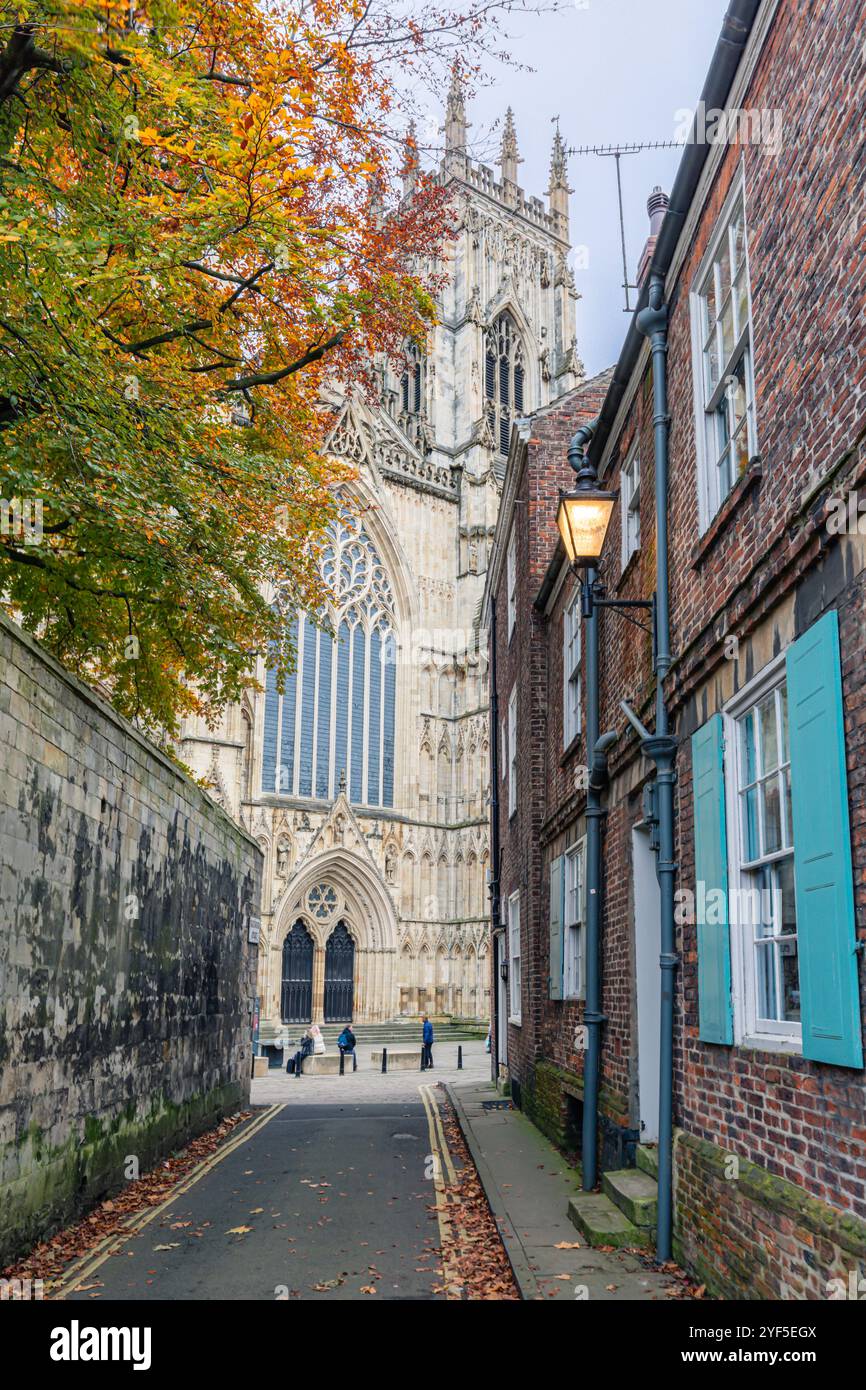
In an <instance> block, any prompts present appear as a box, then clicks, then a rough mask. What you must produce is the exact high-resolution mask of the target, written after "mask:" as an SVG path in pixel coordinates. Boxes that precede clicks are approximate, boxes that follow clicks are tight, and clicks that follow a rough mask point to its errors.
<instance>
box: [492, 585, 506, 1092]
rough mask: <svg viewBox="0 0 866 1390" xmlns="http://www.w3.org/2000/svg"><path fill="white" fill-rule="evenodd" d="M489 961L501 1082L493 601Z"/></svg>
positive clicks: (495, 1072)
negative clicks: (497, 944) (490, 947)
mask: <svg viewBox="0 0 866 1390" xmlns="http://www.w3.org/2000/svg"><path fill="white" fill-rule="evenodd" d="M489 641H490V864H491V869H492V873H491V878H490V939H491V946H493V947H494V948H495V947H496V943H497V941H498V942H499V948H498V949H492V950H491V952H490V961H491V965H492V967H493V979H492V981H491V985H490V995H491V998H490V1005H491V1009H492V1011H493V1029H492V1034H491V1039H490V1075H491V1079H492V1080H493V1081H494V1082H495V1081H496V1080H497V1079H498V1070H499V1067H498V1056H499V1029H500V1028H502V1027H504V1026H505V1025H504V1022H503V1020H502V1019H501V1018H500V1017H499V967H500V964H501V961H500V958H499V957H500V954H501V948H502V939H501V937H497V936H496V935H495V932H496V931H497V929H498V927H499V728H498V725H499V697H498V695H497V692H496V600H495V599H494V598H491V600H490V638H489Z"/></svg>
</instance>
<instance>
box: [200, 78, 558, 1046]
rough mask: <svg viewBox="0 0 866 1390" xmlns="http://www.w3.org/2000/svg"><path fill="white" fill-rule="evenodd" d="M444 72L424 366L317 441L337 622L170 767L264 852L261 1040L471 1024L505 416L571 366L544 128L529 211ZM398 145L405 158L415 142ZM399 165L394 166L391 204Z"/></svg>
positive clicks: (522, 410)
mask: <svg viewBox="0 0 866 1390" xmlns="http://www.w3.org/2000/svg"><path fill="white" fill-rule="evenodd" d="M467 126H468V121H467V113H466V109H465V101H464V95H463V91H462V90H461V84H460V82H459V80H458V79H457V78H456V76H455V77H454V78H452V83H451V88H450V91H449V94H448V100H447V109H446V112H445V149H444V155H443V158H442V161H441V166H440V177H441V179H442V180H444V181H445V182H446V183H447V184H448V185H449V188H450V190H451V191H452V194H453V200H454V206H455V207H456V209H457V219H456V222H457V228H456V232H455V235H454V238H453V240H451V241H450V242H449V243H448V244H447V246H446V248H445V251H444V262H445V267H446V269H447V272H448V279H447V284H446V287H445V289H444V292H443V293H442V296H441V301H440V303H439V304H438V305H437V311H438V322H437V325H436V327H435V328H434V329H432V330H431V332H430V335H429V341H428V344H427V351H426V353H420V352H418V351H417V349H415V348H414V346H409V347H408V348H407V352H406V360H405V367H404V369H403V371H402V372H399V373H398V372H395V371H394V370H392V369H391V368H390V367H389V366H387V365H385V364H383V365H382V366H381V368H380V374H379V379H380V381H381V391H380V401H379V402H378V404H377V406H376V408H373V407H372V406H371V404H370V402H369V401H368V400H366V399H364V398H363V397H362V396H361V395H360V394H356V393H348V394H347V395H346V397H345V399H344V400H343V402H342V406H341V409H340V411H339V414H338V416H337V420H336V424H335V426H334V429H333V431H332V433H331V436H330V439H329V440H328V443H327V446H326V447H327V449H328V451H329V452H330V453H331V454H333V455H334V456H335V457H338V458H340V459H344V460H346V461H348V462H350V463H351V464H352V465H353V466H354V468H355V469H356V470H357V480H356V481H355V482H353V483H351V484H349V485H347V487H346V489H345V491H346V507H345V510H344V512H343V514H342V516H341V518H340V519H339V520H338V521H337V523H336V524H335V525H334V526H333V529H332V535H331V540H330V545H329V547H328V550H327V554H326V558H325V562H324V578H325V579H326V581H327V583H328V586H329V589H330V591H331V593H332V595H333V604H332V607H331V611H330V612H329V615H328V616H329V618H330V627H331V629H332V630H331V632H328V631H327V630H325V629H324V628H322V627H317V626H316V624H315V623H314V621H313V620H312V618H311V617H310V616H309V615H306V614H301V615H299V617H298V619H297V625H296V630H295V632H296V644H297V663H296V669H295V670H294V672H293V673H292V674H291V675H290V676H289V678H288V680H287V682H286V688H285V691H284V692H283V694H282V695H280V694H279V693H278V691H277V688H276V680H275V677H274V674H273V672H270V673H268V672H267V671H266V669H265V663H264V661H261V662H260V670H259V681H260V684H261V686H262V689H261V690H260V691H253V690H250V691H249V692H248V695H247V696H246V697H245V698H244V700H243V702H242V704H240V705H237V706H233V707H232V708H231V709H230V710H229V711H228V713H227V715H226V717H225V719H224V721H223V723H222V725H221V727H219V728H218V729H217V730H216V731H213V730H209V729H207V728H206V727H205V726H204V725H203V724H201V723H196V722H194V721H190V722H188V723H187V725H186V726H185V728H184V731H183V734H184V736H183V739H182V742H181V745H180V754H181V757H182V758H183V760H184V762H185V763H187V764H188V765H189V766H191V767H192V768H193V769H194V771H195V772H196V773H197V774H199V775H200V776H203V777H206V778H207V780H208V782H209V784H210V786H211V788H212V792H213V794H214V795H215V797H216V798H217V799H218V800H219V802H220V803H221V804H222V805H223V806H224V807H225V808H226V809H227V810H229V812H230V813H231V814H232V815H233V816H235V817H236V818H237V819H239V820H240V821H241V822H242V824H243V825H244V826H245V827H246V828H247V829H248V830H249V831H250V833H251V834H252V835H253V836H254V837H255V839H256V840H257V841H258V843H259V845H260V846H261V848H262V851H263V853H264V893H263V899H262V905H261V923H262V925H261V939H260V943H259V995H260V1001H261V1003H260V1008H261V1023H260V1030H261V1032H260V1036H261V1041H262V1043H263V1045H267V1044H268V1043H270V1042H271V1041H273V1040H274V1039H275V1038H279V1037H280V1036H281V1035H282V1034H283V1033H284V1031H285V1029H284V1025H286V1024H296V1023H305V1022H309V1021H311V1020H314V1021H315V1020H319V1021H321V1020H324V1021H325V1022H337V1021H343V1020H346V1019H349V1018H352V1019H354V1020H355V1021H357V1022H361V1023H367V1022H380V1021H385V1020H388V1019H391V1018H395V1017H397V1016H400V1015H407V1016H415V1015H420V1014H422V1013H424V1012H429V1013H431V1014H435V1015H438V1016H453V1017H466V1018H479V1019H487V1018H488V1017H489V1011H490V978H489V977H490V962H489V952H490V944H489V898H488V892H487V879H488V870H489V858H490V847H489V801H488V776H489V767H490V729H489V711H488V693H487V642H486V634H484V633H483V632H482V631H481V630H480V626H479V623H480V602H481V596H482V592H483V588H484V576H485V572H486V568H487V557H488V550H489V547H490V543H491V540H492V536H493V532H494V529H495V525H496V516H497V508H498V501H499V494H500V488H501V483H502V478H503V476H504V471H505V465H506V462H507V455H508V448H509V442H510V438H511V427H512V422H513V421H514V420H515V419H518V418H521V417H523V416H528V415H529V414H530V413H535V412H537V411H538V410H539V409H543V408H544V406H546V405H548V404H550V403H551V402H553V401H554V400H556V399H557V398H558V397H560V396H561V395H563V394H564V393H565V392H567V391H569V390H571V389H572V388H573V387H574V386H575V385H576V384H577V382H578V381H579V380H580V378H581V375H582V366H581V363H580V359H579V357H578V354H577V347H576V342H575V329H574V305H575V299H576V293H575V288H574V282H573V278H572V273H571V270H570V268H569V265H568V252H569V216H568V196H569V191H570V190H569V187H568V173H567V169H566V157H565V150H564V145H563V141H562V139H561V137H560V135H559V131H558V128H557V130H556V132H555V134H554V137H553V145H552V151H551V157H550V181H549V185H548V189H547V199H546V205H545V202H544V201H543V200H542V199H541V198H539V197H533V196H529V195H527V194H526V193H525V192H524V191H523V189H522V188H521V187H520V186H519V184H518V164H519V162H520V155H519V150H518V141H517V132H516V130H515V125H514V120H513V116H512V113H511V111H510V110H509V111H508V112H507V113H506V114H505V117H504V119H503V121H502V136H501V149H500V156H499V160H498V174H497V173H496V172H494V170H493V169H491V168H489V167H487V166H486V165H484V164H481V163H478V162H477V161H475V160H473V159H471V158H470V157H469V155H468V154H467ZM409 149H410V150H411V146H410V147H409ZM413 182H414V172H413V165H412V160H411V158H407V161H406V173H405V175H404V196H405V197H406V198H411V197H412V193H413Z"/></svg>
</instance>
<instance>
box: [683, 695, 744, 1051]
mask: <svg viewBox="0 0 866 1390" xmlns="http://www.w3.org/2000/svg"><path fill="white" fill-rule="evenodd" d="M722 728H723V726H722V716H721V715H720V714H714V715H713V717H712V719H710V720H708V721H707V723H706V724H704V725H703V726H702V728H700V729H698V731H697V733H696V734H693V735H692V793H693V801H694V824H695V901H696V903H700V902H702V901H703V902H706V901H707V898H709V896H710V894H711V893H712V894H713V896H712V898H710V904H723V905H724V906H722V907H721V908H720V910H719V911H718V912H716V911H714V910H712V909H711V910H709V911H707V912H706V913H705V914H704V915H705V916H709V917H712V918H715V917H717V916H718V917H720V918H721V921H715V920H713V921H710V922H698V1013H699V1022H700V1027H699V1036H700V1039H701V1041H702V1042H711V1043H727V1044H730V1043H732V1042H733V1041H734V1020H733V1015H732V1012H731V934H730V928H729V925H728V911H727V903H728V840H727V833H726V829H725V769H724V737H723V732H722ZM701 883H702V884H703V885H704V892H703V894H701V893H700V891H699V890H698V884H701ZM718 890H721V892H719V891H718Z"/></svg>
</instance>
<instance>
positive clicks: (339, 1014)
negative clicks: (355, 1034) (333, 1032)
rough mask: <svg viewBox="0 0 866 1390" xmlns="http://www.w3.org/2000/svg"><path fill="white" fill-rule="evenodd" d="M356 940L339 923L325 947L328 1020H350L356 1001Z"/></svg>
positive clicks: (328, 1021)
mask: <svg viewBox="0 0 866 1390" xmlns="http://www.w3.org/2000/svg"><path fill="white" fill-rule="evenodd" d="M354 981H355V943H354V941H353V940H352V938H351V936H350V935H349V932H348V931H347V929H346V923H345V922H338V923H337V925H336V926H335V928H334V930H333V931H332V932H331V935H330V936H329V937H328V944H327V946H326V947H325V1022H326V1023H349V1022H351V1018H352V1006H353V1004H354V1002H355V983H354Z"/></svg>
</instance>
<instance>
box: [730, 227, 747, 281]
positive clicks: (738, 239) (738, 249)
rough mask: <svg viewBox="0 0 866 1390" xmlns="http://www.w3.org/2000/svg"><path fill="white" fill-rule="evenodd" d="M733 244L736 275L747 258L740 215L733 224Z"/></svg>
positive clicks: (734, 271)
mask: <svg viewBox="0 0 866 1390" xmlns="http://www.w3.org/2000/svg"><path fill="white" fill-rule="evenodd" d="M731 245H732V246H733V251H734V259H733V273H734V275H736V274H737V272H738V271H739V270H741V268H742V266H743V262H744V261H745V258H746V241H745V234H744V231H743V224H742V221H741V220H740V217H739V216H737V217H735V219H734V221H733V223H732V225H731Z"/></svg>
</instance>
